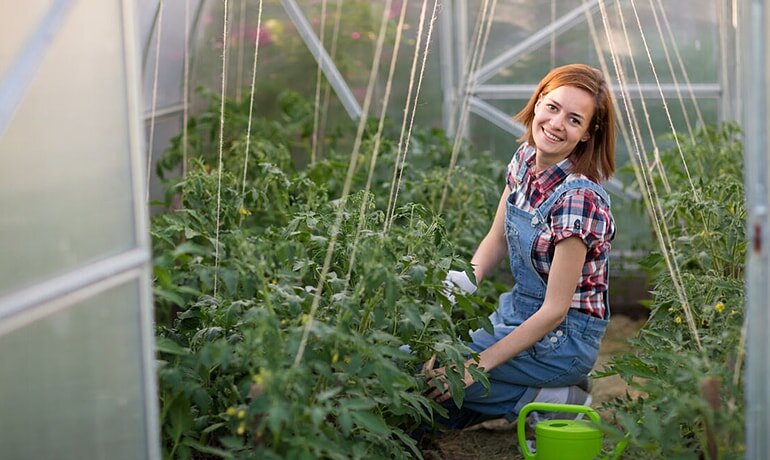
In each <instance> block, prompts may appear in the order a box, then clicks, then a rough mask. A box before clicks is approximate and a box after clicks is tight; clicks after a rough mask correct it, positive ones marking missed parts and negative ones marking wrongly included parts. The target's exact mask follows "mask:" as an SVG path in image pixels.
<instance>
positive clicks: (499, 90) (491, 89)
mask: <svg viewBox="0 0 770 460" xmlns="http://www.w3.org/2000/svg"><path fill="white" fill-rule="evenodd" d="M613 86H614V89H613V92H614V93H615V96H616V97H620V96H621V91H620V88H619V87H618V86H617V85H613ZM535 89H537V85H479V86H476V87H475V88H470V90H471V91H472V94H473V95H474V96H476V97H478V98H481V99H487V100H492V99H529V98H530V97H531V96H532V93H534V92H535ZM661 89H662V90H663V95H664V96H665V97H678V96H677V94H678V93H677V91H680V92H684V91H689V90H690V89H692V92H693V93H694V94H695V96H696V97H712V98H718V97H720V96H721V95H722V88H721V86H720V85H719V84H717V83H695V84H692V85H691V86H690V87H689V88H688V87H687V86H686V85H676V84H673V83H665V84H662V85H661ZM640 92H641V96H643V97H644V98H645V99H660V91H659V90H658V86H657V85H656V84H654V83H642V84H638V85H637V84H633V85H628V93H629V96H630V97H631V98H639V96H640Z"/></svg>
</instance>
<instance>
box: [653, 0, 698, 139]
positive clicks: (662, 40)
mask: <svg viewBox="0 0 770 460" xmlns="http://www.w3.org/2000/svg"><path fill="white" fill-rule="evenodd" d="M650 10H652V16H653V18H654V19H655V28H656V29H657V31H658V36H659V37H660V43H661V45H663V55H664V56H665V57H666V65H667V66H668V71H669V72H670V73H671V78H672V79H673V80H674V88H675V90H676V96H677V99H678V100H679V107H680V108H681V109H682V115H683V116H684V122H685V125H686V126H687V134H689V135H690V140H691V141H692V142H695V134H694V132H693V128H692V123H690V114H689V111H688V110H687V107H686V106H685V104H684V97H682V91H681V90H680V89H679V79H678V78H677V76H676V72H674V65H673V64H672V62H671V56H670V55H669V52H668V45H667V44H666V39H665V38H664V36H663V29H662V28H661V26H660V20H659V19H658V12H657V11H655V10H656V8H655V3H654V2H653V0H650Z"/></svg>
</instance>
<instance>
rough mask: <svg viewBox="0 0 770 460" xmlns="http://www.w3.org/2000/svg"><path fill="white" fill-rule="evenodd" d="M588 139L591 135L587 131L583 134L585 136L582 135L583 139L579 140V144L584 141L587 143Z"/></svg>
mask: <svg viewBox="0 0 770 460" xmlns="http://www.w3.org/2000/svg"><path fill="white" fill-rule="evenodd" d="M588 139H591V133H589V132H588V131H586V133H585V134H583V137H581V138H580V142H585V141H587V140H588Z"/></svg>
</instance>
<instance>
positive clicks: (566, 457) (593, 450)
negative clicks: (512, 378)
mask: <svg viewBox="0 0 770 460" xmlns="http://www.w3.org/2000/svg"><path fill="white" fill-rule="evenodd" d="M533 411H538V412H564V413H573V414H585V415H587V416H588V418H589V419H590V422H589V421H585V420H546V421H542V422H540V423H538V424H537V426H536V427H535V445H536V447H537V449H536V450H535V452H532V451H530V450H529V447H528V446H527V441H526V438H525V423H526V420H527V415H528V414H529V413H530V412H533ZM599 425H601V418H600V417H599V413H598V412H596V411H595V410H593V409H592V408H590V407H588V406H580V405H574V404H552V403H538V402H534V403H529V404H527V405H526V406H524V408H522V410H521V412H520V413H519V420H518V424H517V428H518V430H517V431H518V438H519V447H520V448H521V453H522V454H523V455H524V458H525V460H594V459H597V458H602V459H618V458H620V455H621V454H622V453H623V451H624V450H625V448H626V445H627V443H626V442H625V441H622V442H619V443H618V444H617V445H616V446H615V448H614V449H613V451H612V452H610V453H609V455H608V456H601V451H602V447H603V437H604V436H603V433H602V431H601V430H600V429H599V428H598V426H599Z"/></svg>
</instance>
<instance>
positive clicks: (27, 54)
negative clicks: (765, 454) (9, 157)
mask: <svg viewBox="0 0 770 460" xmlns="http://www.w3.org/2000/svg"><path fill="white" fill-rule="evenodd" d="M75 3H76V0H55V1H54V3H53V4H52V5H51V6H50V7H49V8H48V11H47V12H46V14H45V15H44V16H43V19H41V20H40V22H39V23H38V24H37V26H36V27H35V32H34V34H32V36H31V37H30V38H29V39H27V41H26V42H25V43H24V45H23V46H22V47H21V49H20V50H19V53H18V54H17V55H16V57H15V58H14V60H13V61H12V62H11V65H10V66H9V67H8V70H7V71H6V73H5V75H3V76H2V78H0V137H3V134H4V133H5V130H6V129H7V128H8V125H9V124H10V123H11V120H12V119H13V115H14V114H15V113H16V109H18V107H19V104H20V103H21V101H22V99H24V95H25V94H26V93H27V88H28V87H29V85H30V84H31V83H32V81H34V78H33V77H34V75H35V72H36V71H37V68H38V67H39V66H40V63H41V62H42V60H43V58H44V57H45V53H46V51H48V45H50V44H51V41H53V39H54V37H55V36H56V32H57V31H58V30H59V27H60V26H61V25H62V23H63V22H64V20H65V19H66V18H67V15H68V14H69V12H70V11H72V8H73V7H74V6H75Z"/></svg>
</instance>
